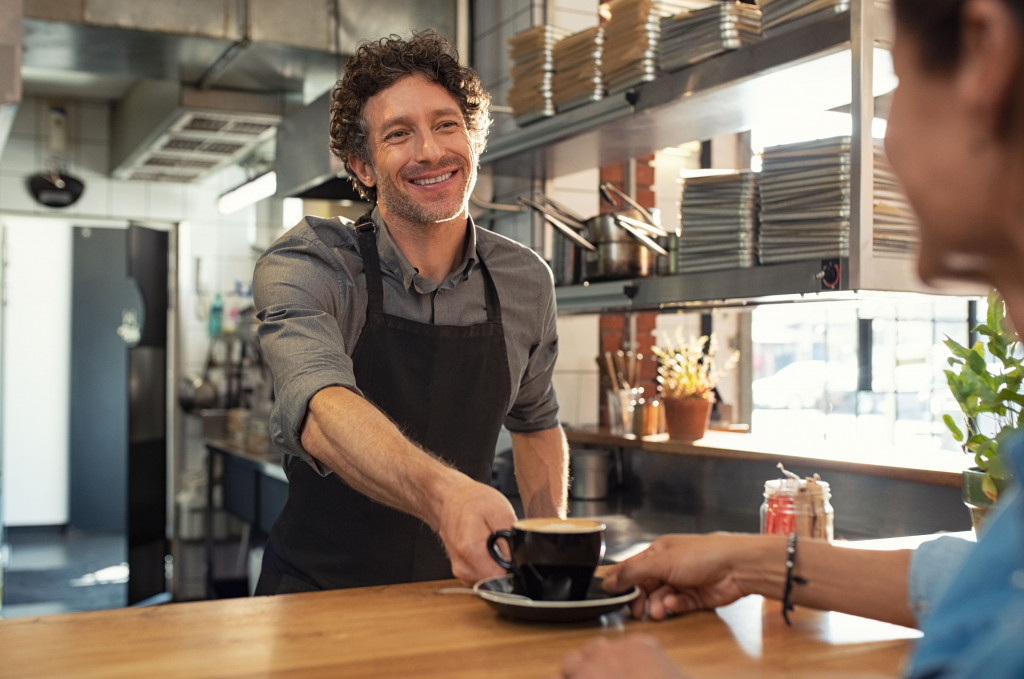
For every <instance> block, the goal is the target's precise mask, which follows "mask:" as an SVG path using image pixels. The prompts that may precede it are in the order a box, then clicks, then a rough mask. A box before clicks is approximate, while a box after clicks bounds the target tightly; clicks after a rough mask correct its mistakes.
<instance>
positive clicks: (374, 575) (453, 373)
mask: <svg viewBox="0 0 1024 679" xmlns="http://www.w3.org/2000/svg"><path fill="white" fill-rule="evenodd" d="M356 231H357V233H358V238H359V249H360V252H361V254H362V258H363V268H364V272H365V276H366V290H367V309H366V324H365V325H364V327H363V331H362V333H361V334H360V336H359V341H358V342H357V343H356V348H355V351H354V352H353V354H352V361H353V365H354V371H355V378H356V384H358V385H359V388H360V389H361V390H362V391H363V394H364V395H365V397H366V398H367V400H369V401H370V402H371V403H373V404H374V405H376V406H377V408H379V409H380V410H382V411H383V412H384V413H386V414H387V415H388V416H389V417H391V419H392V420H393V421H395V422H396V423H398V425H399V427H400V428H401V429H402V431H403V433H404V434H405V435H406V436H407V437H408V438H409V439H411V440H413V441H415V442H416V443H418V444H419V445H420V446H421V447H423V448H425V449H426V450H428V451H430V452H432V453H434V454H436V455H437V456H439V457H441V458H443V459H444V460H445V461H447V462H448V463H449V464H452V465H454V466H455V467H456V468H457V469H459V471H461V472H463V473H465V474H466V475H468V476H469V477H471V478H473V479H475V480H477V481H481V482H484V483H489V482H490V480H491V467H492V464H493V462H494V448H495V445H496V444H497V439H498V433H499V432H500V430H501V425H502V423H503V422H504V418H505V415H506V413H507V412H508V407H509V403H508V399H509V393H510V389H509V379H510V378H509V369H508V356H507V354H506V352H505V335H504V332H503V331H502V326H501V307H500V304H499V303H498V293H497V290H496V289H495V287H494V282H493V280H492V279H491V276H490V274H489V273H488V271H487V266H486V265H485V264H484V262H483V259H482V258H480V256H479V253H477V258H478V260H479V261H480V268H481V273H482V274H483V278H484V283H485V288H486V291H487V295H486V304H487V320H486V322H484V323H480V324H478V325H470V326H448V325H432V324H429V323H419V322H416V321H411V320H408V319H404V318H400V317H398V316H391V315H388V314H385V313H384V288H383V283H382V281H381V272H380V260H379V257H378V254H377V242H376V238H375V233H376V226H375V225H374V224H373V221H372V220H370V219H369V215H365V216H364V217H363V218H361V219H360V220H359V223H358V224H357V225H356ZM442 294H443V293H442ZM285 472H286V473H287V476H288V483H289V488H288V501H287V503H286V504H285V507H284V508H283V510H282V511H281V514H280V516H279V517H278V518H277V520H276V521H275V523H274V526H273V528H271V531H270V537H269V539H268V541H267V545H266V549H265V552H264V557H263V570H262V573H261V575H260V580H259V583H258V585H257V588H256V594H283V593H288V592H301V591H310V590H317V589H338V588H343V587H362V586H367V585H383V584H392V583H400V582H415V581H420V580H437V579H442V578H450V577H452V574H451V564H450V562H449V560H448V557H447V555H446V554H445V550H444V546H443V545H442V543H441V540H440V538H438V536H437V535H436V534H435V533H434V532H433V531H432V530H431V529H430V528H429V527H428V526H427V525H426V524H425V523H423V522H422V521H420V520H419V519H417V518H415V517H413V516H411V515H409V514H405V513H403V512H400V511H397V510H395V509H392V508H390V507H387V506H385V505H383V504H380V503H378V502H375V501H374V500H371V499H369V498H368V497H366V496H365V495H362V494H361V493H359V492H357V491H355V490H353V489H352V488H351V487H350V486H349V485H348V484H346V483H345V482H344V481H343V480H341V479H340V478H339V477H338V476H337V475H336V474H331V475H329V476H326V477H324V476H320V475H319V474H318V473H317V472H316V471H315V470H314V469H312V468H311V467H310V466H309V465H308V464H306V463H305V462H303V461H301V460H299V459H297V458H295V457H292V456H287V457H286V462H285Z"/></svg>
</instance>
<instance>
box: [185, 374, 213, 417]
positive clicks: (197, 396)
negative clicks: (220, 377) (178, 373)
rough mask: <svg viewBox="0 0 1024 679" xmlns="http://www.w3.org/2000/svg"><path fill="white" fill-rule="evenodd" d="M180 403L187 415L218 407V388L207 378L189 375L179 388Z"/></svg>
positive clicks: (204, 375)
mask: <svg viewBox="0 0 1024 679" xmlns="http://www.w3.org/2000/svg"><path fill="white" fill-rule="evenodd" d="M178 403H179V404H180V405H181V408H182V410H184V411H185V412H186V413H190V414H191V413H198V412H199V411H200V410H206V409H209V408H215V407H216V406H217V387H216V385H214V383H213V382H211V381H210V380H209V378H207V377H206V373H205V372H204V373H203V375H202V376H199V375H189V376H187V377H184V378H183V379H182V381H181V385H180V386H179V387H178Z"/></svg>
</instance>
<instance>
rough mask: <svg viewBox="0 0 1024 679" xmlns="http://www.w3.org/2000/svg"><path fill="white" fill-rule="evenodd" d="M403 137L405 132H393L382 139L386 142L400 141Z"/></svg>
mask: <svg viewBox="0 0 1024 679" xmlns="http://www.w3.org/2000/svg"><path fill="white" fill-rule="evenodd" d="M404 136H406V133H405V130H395V131H394V132H389V133H388V134H387V135H385V136H384V139H386V140H388V141H394V140H397V139H401V138H402V137H404Z"/></svg>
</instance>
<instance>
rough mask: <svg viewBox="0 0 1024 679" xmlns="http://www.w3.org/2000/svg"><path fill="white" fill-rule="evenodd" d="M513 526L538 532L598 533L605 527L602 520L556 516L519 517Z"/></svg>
mask: <svg viewBox="0 0 1024 679" xmlns="http://www.w3.org/2000/svg"><path fill="white" fill-rule="evenodd" d="M512 527H513V528H516V529H518V530H525V531H533V532H536V533H596V532H597V531H602V530H604V529H605V525H604V524H603V523H601V522H600V521H592V520H590V519H555V518H545V519H519V520H518V521H516V522H515V523H513V524H512Z"/></svg>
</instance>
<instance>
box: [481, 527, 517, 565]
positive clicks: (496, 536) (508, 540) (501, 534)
mask: <svg viewBox="0 0 1024 679" xmlns="http://www.w3.org/2000/svg"><path fill="white" fill-rule="evenodd" d="M502 538H504V540H505V544H507V545H508V548H509V553H511V552H512V531H510V530H497V531H494V532H493V533H491V535H490V537H488V538H487V551H488V552H489V553H490V555H491V558H492V559H494V560H495V561H497V562H498V565H499V566H501V567H502V568H504V569H505V570H507V571H510V570H512V562H511V561H509V560H508V559H506V558H505V555H504V554H502V553H501V550H500V549H498V540H501V539H502Z"/></svg>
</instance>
